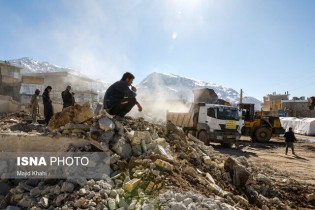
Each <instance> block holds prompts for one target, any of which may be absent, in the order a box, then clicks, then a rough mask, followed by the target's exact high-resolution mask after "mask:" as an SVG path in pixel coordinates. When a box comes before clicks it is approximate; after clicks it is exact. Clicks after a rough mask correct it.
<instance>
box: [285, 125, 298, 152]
mask: <svg viewBox="0 0 315 210" xmlns="http://www.w3.org/2000/svg"><path fill="white" fill-rule="evenodd" d="M284 138H285V143H286V148H285V154H286V155H287V154H288V149H289V147H290V148H291V150H292V154H293V155H295V152H294V145H293V143H294V142H295V141H296V138H295V135H294V133H293V131H292V128H291V127H290V128H289V131H287V132H285V134H284Z"/></svg>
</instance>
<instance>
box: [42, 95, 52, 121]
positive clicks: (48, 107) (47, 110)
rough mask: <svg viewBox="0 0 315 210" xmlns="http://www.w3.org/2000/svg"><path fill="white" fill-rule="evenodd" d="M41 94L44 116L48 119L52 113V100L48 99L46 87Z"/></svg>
mask: <svg viewBox="0 0 315 210" xmlns="http://www.w3.org/2000/svg"><path fill="white" fill-rule="evenodd" d="M42 96H43V104H44V116H45V118H46V119H47V120H48V121H49V120H50V118H51V116H52V115H53V106H52V101H51V99H50V95H49V92H48V90H47V89H45V91H44V93H43V95H42Z"/></svg>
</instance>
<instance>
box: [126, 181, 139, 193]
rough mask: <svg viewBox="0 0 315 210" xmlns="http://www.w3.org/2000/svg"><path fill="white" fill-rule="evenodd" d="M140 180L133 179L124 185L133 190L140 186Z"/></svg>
mask: <svg viewBox="0 0 315 210" xmlns="http://www.w3.org/2000/svg"><path fill="white" fill-rule="evenodd" d="M140 181H141V180H140V179H132V180H130V181H128V182H126V183H125V184H124V185H123V189H124V190H126V191H128V192H131V191H133V190H134V189H135V188H136V187H137V186H138V184H139V183H140Z"/></svg>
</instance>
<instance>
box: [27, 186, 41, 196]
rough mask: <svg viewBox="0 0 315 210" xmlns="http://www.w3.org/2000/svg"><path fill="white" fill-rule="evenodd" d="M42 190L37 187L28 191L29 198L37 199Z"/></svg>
mask: <svg viewBox="0 0 315 210" xmlns="http://www.w3.org/2000/svg"><path fill="white" fill-rule="evenodd" d="M41 192H42V190H40V189H39V187H35V188H33V189H32V190H31V191H30V196H32V197H37V196H39V195H40V194H41Z"/></svg>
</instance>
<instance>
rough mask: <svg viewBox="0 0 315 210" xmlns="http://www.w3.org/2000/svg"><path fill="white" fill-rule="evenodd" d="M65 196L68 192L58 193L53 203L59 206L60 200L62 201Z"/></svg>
mask: <svg viewBox="0 0 315 210" xmlns="http://www.w3.org/2000/svg"><path fill="white" fill-rule="evenodd" d="M67 197H68V194H66V193H65V194H60V195H58V196H57V198H56V200H55V203H54V204H55V205H57V206H60V205H61V202H62V201H64V200H65V199H66V198H67Z"/></svg>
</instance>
